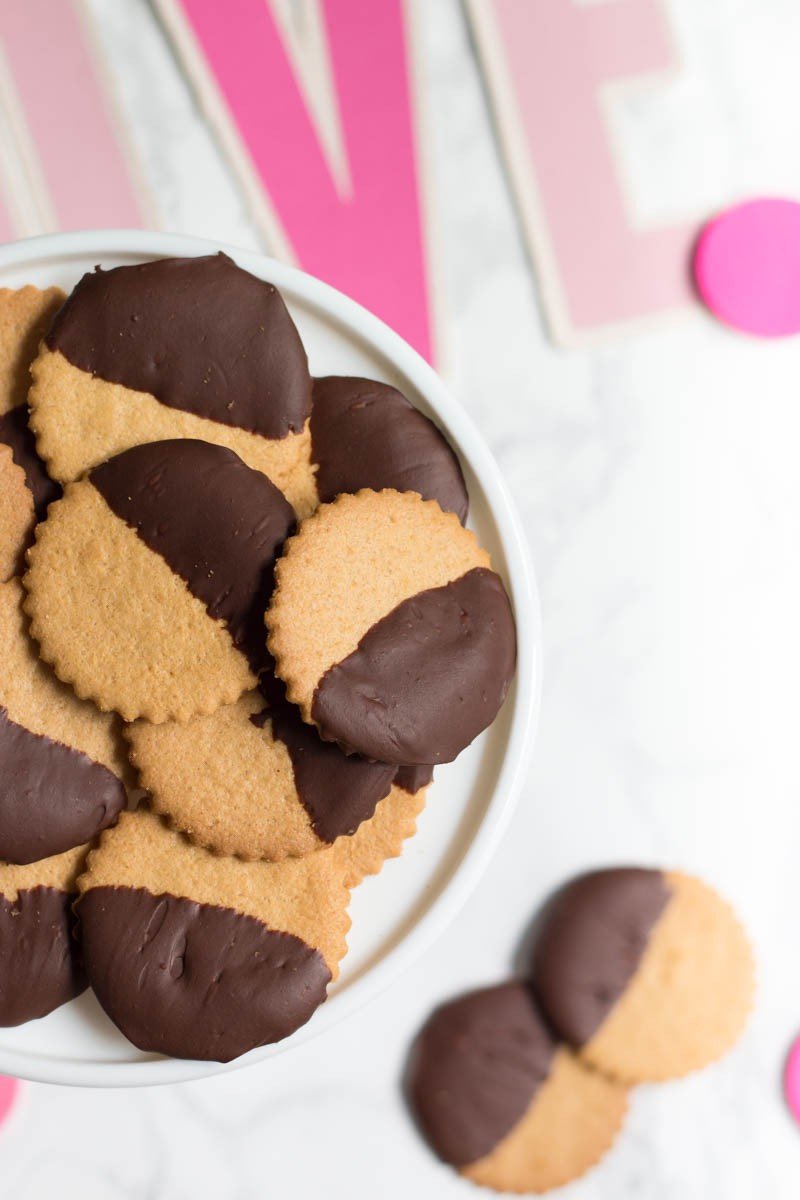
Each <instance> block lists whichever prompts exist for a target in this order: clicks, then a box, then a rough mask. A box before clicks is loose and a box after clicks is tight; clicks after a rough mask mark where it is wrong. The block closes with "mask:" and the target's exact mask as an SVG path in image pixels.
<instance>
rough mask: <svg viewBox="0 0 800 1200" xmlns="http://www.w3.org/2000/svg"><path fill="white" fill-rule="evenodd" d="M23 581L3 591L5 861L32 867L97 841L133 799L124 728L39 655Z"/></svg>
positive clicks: (0, 743)
mask: <svg viewBox="0 0 800 1200" xmlns="http://www.w3.org/2000/svg"><path fill="white" fill-rule="evenodd" d="M22 601H23V591H22V585H21V584H20V582H19V580H16V579H12V580H9V582H7V583H4V584H0V644H2V647H3V654H2V656H0V859H3V860H6V861H8V862H13V863H33V862H36V861H38V860H39V859H43V858H50V857H52V856H53V855H56V854H61V853H62V852H63V851H66V850H69V849H71V848H72V847H74V846H80V845H82V844H83V843H84V842H88V841H90V840H91V839H92V838H93V837H95V835H96V834H97V833H99V832H100V830H101V829H105V828H106V826H107V825H110V824H111V823H112V822H113V821H115V820H116V818H117V816H118V815H119V813H120V812H121V811H122V809H123V808H124V807H125V804H126V800H127V796H126V791H125V787H124V784H123V780H124V778H125V776H126V773H127V762H126V759H125V755H124V752H123V748H122V746H121V744H120V732H119V723H118V721H117V718H116V717H114V716H112V715H111V714H110V713H101V712H99V711H98V710H97V709H96V708H95V706H94V705H93V704H89V703H87V702H86V701H85V700H79V699H78V697H77V696H76V695H75V693H74V692H73V691H72V690H71V689H70V688H68V687H66V686H65V685H64V684H63V683H61V682H60V681H59V680H58V679H57V678H56V676H55V675H54V674H53V673H52V671H51V670H50V669H49V667H47V666H46V664H45V663H43V662H42V661H41V659H40V658H39V656H38V654H37V653H36V646H35V645H34V643H33V642H32V641H31V639H30V637H29V636H28V629H27V621H26V620H25V615H24V613H23V611H22Z"/></svg>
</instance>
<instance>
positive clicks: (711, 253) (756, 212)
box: [694, 199, 800, 338]
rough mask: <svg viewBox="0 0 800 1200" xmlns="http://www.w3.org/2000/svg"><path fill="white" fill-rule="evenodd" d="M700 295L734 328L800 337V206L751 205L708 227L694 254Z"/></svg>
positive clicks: (787, 202) (789, 203)
mask: <svg viewBox="0 0 800 1200" xmlns="http://www.w3.org/2000/svg"><path fill="white" fill-rule="evenodd" d="M694 277H695V283H696V285H697V290H698V291H699V293H700V296H701V297H702V299H703V301H704V302H705V304H706V305H707V306H708V308H710V310H711V311H712V312H713V313H714V314H715V316H717V317H719V319H720V320H721V321H724V322H725V323H726V324H727V325H732V326H733V327H734V328H735V329H741V330H743V331H744V332H745V333H752V334H756V335H757V336H759V337H769V338H775V337H787V336H788V335H789V334H793V333H800V203H797V202H796V201H795V200H778V199H761V200H749V201H747V202H746V203H745V204H739V205H737V206H736V207H735V208H729V209H728V210H727V211H726V212H724V213H722V214H721V215H720V216H718V217H715V218H714V220H713V221H710V222H709V223H708V225H706V226H705V228H704V229H703V231H702V233H701V234H700V237H699V239H698V242H697V246H696V248H695V254H694Z"/></svg>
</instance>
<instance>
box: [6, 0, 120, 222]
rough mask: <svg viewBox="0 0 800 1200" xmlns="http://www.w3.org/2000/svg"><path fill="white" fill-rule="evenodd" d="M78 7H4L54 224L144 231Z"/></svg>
mask: <svg viewBox="0 0 800 1200" xmlns="http://www.w3.org/2000/svg"><path fill="white" fill-rule="evenodd" d="M80 2H81V0H13V2H12V3H4V4H0V44H2V49H3V51H4V53H5V57H6V60H7V63H8V67H9V72H10V75H11V78H12V80H13V85H14V88H15V90H16V92H17V95H18V97H19V100H20V103H21V106H22V110H23V113H24V117H25V124H26V126H27V128H28V130H29V132H30V136H31V139H32V143H33V145H32V148H31V149H32V152H33V156H34V157H35V158H36V160H37V162H38V164H39V167H40V172H41V175H42V178H43V182H44V188H45V191H46V200H47V203H48V206H49V208H50V209H51V211H52V213H53V215H54V218H55V224H56V227H57V228H58V229H90V228H92V227H100V228H102V227H106V228H107V227H108V226H112V225H117V226H139V225H141V224H142V213H141V209H140V206H139V201H138V197H137V195H136V191H135V189H134V186H133V183H132V180H131V176H130V173H129V170H128V165H127V163H126V161H125V157H124V154H123V151H122V149H121V144H120V137H119V135H118V132H117V130H116V129H115V128H114V123H113V119H112V117H111V113H110V109H109V102H108V98H107V97H106V95H105V94H104V92H103V88H102V86H101V84H100V81H99V79H98V72H97V64H96V62H95V61H94V59H93V57H92V54H91V52H90V50H89V46H88V43H87V39H86V31H85V29H84V28H83V27H82V24H81V20H80V19H79V16H78V13H77V11H76V3H80Z"/></svg>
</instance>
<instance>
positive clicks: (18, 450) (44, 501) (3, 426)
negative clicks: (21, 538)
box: [0, 404, 61, 521]
mask: <svg viewBox="0 0 800 1200" xmlns="http://www.w3.org/2000/svg"><path fill="white" fill-rule="evenodd" d="M0 442H5V444H6V445H7V446H10V447H11V455H12V457H13V459H14V462H15V463H16V464H17V466H18V467H21V468H22V470H23V471H24V472H25V482H26V483H27V485H28V488H29V490H30V492H31V495H32V496H33V507H34V508H35V510H36V519H37V521H41V520H42V518H43V517H44V515H45V513H46V512H47V506H48V504H52V502H53V501H54V500H58V498H59V496H60V495H61V488H60V487H59V486H58V484H57V483H55V482H54V481H53V480H52V479H51V478H50V476H49V475H48V474H47V469H46V467H45V465H44V463H43V462H42V460H41V459H40V458H39V455H38V454H37V452H36V439H35V438H34V436H33V433H32V432H31V430H30V429H29V428H28V406H27V404H20V405H18V406H17V407H16V408H12V409H11V411H10V412H7V413H3V415H2V416H1V417H0Z"/></svg>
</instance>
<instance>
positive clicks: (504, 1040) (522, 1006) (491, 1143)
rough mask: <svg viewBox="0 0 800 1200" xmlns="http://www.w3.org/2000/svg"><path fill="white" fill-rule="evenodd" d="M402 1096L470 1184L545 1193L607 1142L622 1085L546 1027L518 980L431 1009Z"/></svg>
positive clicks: (591, 1160) (613, 1134)
mask: <svg viewBox="0 0 800 1200" xmlns="http://www.w3.org/2000/svg"><path fill="white" fill-rule="evenodd" d="M408 1096H409V1102H410V1104H411V1108H412V1111H413V1113H414V1116H415V1117H416V1120H417V1124H418V1126H419V1128H420V1130H421V1132H422V1133H423V1134H424V1136H425V1138H426V1139H427V1141H428V1143H429V1144H430V1146H431V1148H432V1149H433V1150H434V1151H435V1153H436V1154H437V1155H438V1156H439V1157H440V1158H441V1159H442V1160H443V1161H444V1162H446V1163H448V1164H449V1165H450V1166H452V1167H454V1168H455V1169H456V1170H458V1171H459V1172H460V1174H461V1175H463V1176H465V1177H466V1178H467V1179H470V1180H471V1181H472V1182H473V1183H477V1184H481V1185H482V1186H483V1187H488V1188H492V1189H494V1190H495V1191H500V1192H517V1193H523V1192H533V1193H537V1194H538V1193H541V1192H547V1191H549V1190H550V1189H551V1188H556V1187H561V1186H562V1185H563V1184H566V1183H569V1182H570V1181H572V1180H574V1179H578V1178H579V1177H580V1176H581V1175H583V1174H585V1172H586V1171H588V1170H589V1168H591V1167H593V1166H594V1165H595V1164H596V1163H597V1162H599V1160H600V1159H601V1158H602V1157H603V1156H604V1155H605V1154H606V1153H607V1151H608V1150H609V1149H610V1148H611V1146H612V1145H613V1143H614V1141H615V1140H616V1138H617V1135H618V1133H619V1131H620V1129H621V1128H622V1124H623V1122H624V1119H625V1114H626V1111H627V1106H628V1100H627V1092H626V1089H625V1088H624V1087H623V1086H622V1085H621V1084H619V1083H616V1082H614V1081H613V1080H611V1079H608V1078H606V1077H605V1076H604V1075H601V1074H599V1073H597V1072H595V1071H592V1070H590V1069H589V1068H588V1067H587V1066H585V1065H584V1064H583V1063H582V1062H581V1061H580V1059H579V1058H578V1057H577V1056H576V1055H575V1054H574V1053H573V1052H572V1051H571V1050H570V1049H568V1048H567V1047H566V1046H565V1045H564V1044H563V1043H560V1042H559V1041H558V1040H557V1039H556V1038H555V1037H554V1036H553V1034H552V1033H551V1031H550V1030H549V1028H548V1027H547V1025H546V1024H545V1021H544V1019H543V1017H542V1015H541V1013H540V1012H539V1009H538V1008H537V1006H536V1003H535V1001H534V998H533V995H532V993H531V991H530V988H529V987H528V986H527V985H525V984H523V983H520V982H516V981H513V982H509V983H504V984H500V985H498V986H495V987H488V988H483V989H481V990H479V991H474V992H469V993H467V994H466V995H464V996H461V997H459V998H458V999H456V1000H453V1001H451V1002H450V1003H448V1004H445V1005H443V1006H442V1007H441V1008H439V1009H437V1011H436V1012H435V1013H434V1014H433V1016H432V1017H430V1019H429V1020H428V1021H427V1023H426V1024H425V1026H424V1027H423V1029H422V1032H421V1033H420V1035H419V1037H418V1038H417V1041H416V1043H415V1045H414V1048H413V1050H412V1054H411V1060H410V1064H409V1071H408Z"/></svg>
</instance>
